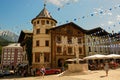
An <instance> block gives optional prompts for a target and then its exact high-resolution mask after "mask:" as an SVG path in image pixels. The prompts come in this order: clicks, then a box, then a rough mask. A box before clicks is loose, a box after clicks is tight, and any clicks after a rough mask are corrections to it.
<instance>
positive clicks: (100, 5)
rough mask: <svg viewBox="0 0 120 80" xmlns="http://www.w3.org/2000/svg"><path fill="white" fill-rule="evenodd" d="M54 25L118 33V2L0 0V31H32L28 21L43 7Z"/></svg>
mask: <svg viewBox="0 0 120 80" xmlns="http://www.w3.org/2000/svg"><path fill="white" fill-rule="evenodd" d="M44 3H46V8H47V10H48V11H49V13H50V14H51V15H52V17H53V18H54V19H56V20H57V22H58V23H57V26H58V25H62V24H66V23H68V22H74V23H75V24H77V25H79V26H80V27H82V28H83V29H86V30H89V29H93V28H96V27H101V28H103V29H105V30H106V31H108V32H110V33H111V32H113V31H114V32H120V0H0V30H10V31H12V32H15V33H16V34H17V35H19V34H20V32H21V30H32V28H33V26H32V24H31V20H32V19H33V18H35V17H36V16H37V15H38V14H39V13H40V11H41V10H42V9H43V7H44Z"/></svg>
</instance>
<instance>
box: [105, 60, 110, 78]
mask: <svg viewBox="0 0 120 80" xmlns="http://www.w3.org/2000/svg"><path fill="white" fill-rule="evenodd" d="M104 70H105V72H106V76H108V71H109V64H108V62H105V66H104Z"/></svg>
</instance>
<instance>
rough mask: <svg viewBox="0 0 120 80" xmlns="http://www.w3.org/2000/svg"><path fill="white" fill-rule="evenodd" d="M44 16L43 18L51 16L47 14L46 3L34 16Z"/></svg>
mask: <svg viewBox="0 0 120 80" xmlns="http://www.w3.org/2000/svg"><path fill="white" fill-rule="evenodd" d="M40 17H45V18H52V16H51V15H50V14H49V12H48V10H47V9H46V4H44V8H43V10H42V11H41V12H40V13H39V14H38V15H37V16H36V18H40Z"/></svg>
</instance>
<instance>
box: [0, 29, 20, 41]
mask: <svg viewBox="0 0 120 80" xmlns="http://www.w3.org/2000/svg"><path fill="white" fill-rule="evenodd" d="M0 37H1V38H3V39H4V40H7V41H10V42H17V41H18V38H19V36H18V35H16V34H15V33H13V32H10V31H8V30H0Z"/></svg>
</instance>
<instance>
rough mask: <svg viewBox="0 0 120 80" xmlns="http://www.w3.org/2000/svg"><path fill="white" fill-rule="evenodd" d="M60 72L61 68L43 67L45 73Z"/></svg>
mask: <svg viewBox="0 0 120 80" xmlns="http://www.w3.org/2000/svg"><path fill="white" fill-rule="evenodd" d="M58 73H61V69H51V68H45V74H46V75H48V74H58Z"/></svg>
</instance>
